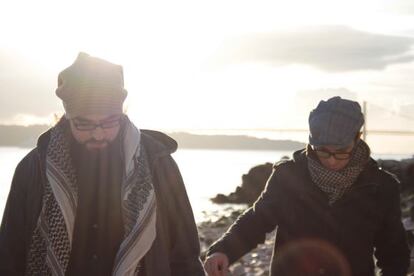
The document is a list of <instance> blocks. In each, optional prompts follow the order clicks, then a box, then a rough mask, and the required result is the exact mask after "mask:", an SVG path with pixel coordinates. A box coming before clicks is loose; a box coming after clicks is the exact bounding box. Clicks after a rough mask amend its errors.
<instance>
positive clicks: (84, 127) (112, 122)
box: [72, 116, 124, 131]
mask: <svg viewBox="0 0 414 276" xmlns="http://www.w3.org/2000/svg"><path fill="white" fill-rule="evenodd" d="M123 118H124V116H120V117H117V118H114V119H108V120H105V121H102V122H99V123H92V122H88V121H77V120H76V119H73V120H72V122H73V125H74V126H75V128H76V129H77V130H80V131H92V130H95V129H96V128H98V127H100V128H102V129H111V128H114V127H118V126H120V125H121V122H122V120H123Z"/></svg>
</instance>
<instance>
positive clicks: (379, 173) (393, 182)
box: [367, 160, 400, 191]
mask: <svg viewBox="0 0 414 276" xmlns="http://www.w3.org/2000/svg"><path fill="white" fill-rule="evenodd" d="M367 179H368V180H369V181H373V182H375V184H377V185H378V187H379V188H380V189H381V190H387V191H390V190H394V189H397V190H398V189H399V185H400V181H399V179H398V178H397V176H396V175H395V174H393V173H391V172H389V171H387V170H385V169H383V168H381V167H379V166H378V165H377V163H376V162H375V161H373V160H371V161H370V165H369V168H368V169H367Z"/></svg>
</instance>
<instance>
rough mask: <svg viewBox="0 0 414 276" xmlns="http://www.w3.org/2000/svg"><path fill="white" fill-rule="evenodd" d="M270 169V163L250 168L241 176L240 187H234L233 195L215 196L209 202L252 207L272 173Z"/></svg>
mask: <svg viewBox="0 0 414 276" xmlns="http://www.w3.org/2000/svg"><path fill="white" fill-rule="evenodd" d="M272 167H273V165H272V164H271V163H265V164H262V165H258V166H255V167H253V168H251V169H250V170H249V172H248V173H247V174H244V175H243V176H242V184H241V186H238V187H236V190H235V191H234V192H233V193H231V194H229V195H228V196H226V195H223V194H217V195H216V197H214V198H212V199H211V201H213V202H214V203H218V204H223V203H233V204H248V205H252V204H253V203H254V202H255V201H256V199H257V198H258V196H259V195H260V193H261V192H262V191H263V189H264V187H265V185H266V181H267V179H268V178H269V176H270V174H271V173H272Z"/></svg>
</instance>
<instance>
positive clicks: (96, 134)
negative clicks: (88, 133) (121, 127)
mask: <svg viewBox="0 0 414 276" xmlns="http://www.w3.org/2000/svg"><path fill="white" fill-rule="evenodd" d="M92 137H93V138H94V139H95V140H96V141H101V140H103V139H104V138H105V133H104V130H103V129H102V128H101V127H100V126H98V127H97V128H95V129H94V130H92Z"/></svg>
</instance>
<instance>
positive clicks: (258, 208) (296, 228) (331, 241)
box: [208, 151, 409, 276]
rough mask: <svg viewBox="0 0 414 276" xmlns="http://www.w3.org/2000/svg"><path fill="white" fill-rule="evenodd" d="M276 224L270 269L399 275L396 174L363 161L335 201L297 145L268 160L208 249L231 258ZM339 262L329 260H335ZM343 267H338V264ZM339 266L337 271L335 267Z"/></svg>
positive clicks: (401, 248) (402, 252)
mask: <svg viewBox="0 0 414 276" xmlns="http://www.w3.org/2000/svg"><path fill="white" fill-rule="evenodd" d="M276 226H278V228H277V234H276V241H275V245H274V252H273V257H272V265H271V272H270V275H272V276H293V275H294V276H299V275H307V276H311V275H312V276H313V275H332V276H339V275H348V274H346V270H348V272H349V273H350V275H353V276H374V258H373V255H374V254H375V257H376V259H377V260H378V261H377V266H378V267H379V268H380V269H381V270H382V273H383V274H381V275H384V276H403V275H404V276H405V275H406V271H407V267H408V264H409V249H408V246H407V243H406V239H405V232H404V229H403V226H402V223H401V211H400V201H399V189H398V183H397V181H396V180H395V179H394V178H393V177H392V176H391V175H390V174H388V173H386V172H384V171H382V170H381V169H379V168H378V166H377V165H376V163H375V161H374V160H372V159H371V160H370V161H369V163H368V165H367V166H366V167H365V169H364V170H363V172H362V173H361V174H360V175H359V177H358V178H357V180H356V182H355V183H354V185H353V186H352V188H351V189H350V190H349V191H348V192H347V193H346V194H344V195H343V197H342V198H341V199H339V200H338V201H336V202H335V203H334V204H332V205H329V203H328V198H327V196H326V195H325V193H324V192H322V191H321V190H320V189H319V188H318V187H317V186H316V185H315V184H314V183H313V182H312V180H311V178H310V175H309V172H308V168H307V158H306V155H305V152H304V151H298V152H296V153H295V154H294V158H293V160H290V161H286V162H282V163H280V164H277V165H275V166H274V170H273V172H272V175H271V176H270V178H269V180H268V183H267V185H266V188H265V190H264V192H263V193H262V194H261V196H260V197H259V198H258V200H257V201H256V202H255V204H254V205H253V207H251V208H249V209H248V210H247V211H246V212H245V213H244V214H242V215H241V216H240V217H239V218H238V219H237V221H236V222H235V223H234V224H233V225H232V226H231V228H230V229H229V230H228V231H227V233H226V234H225V235H223V237H222V238H221V239H219V240H218V241H217V242H216V243H215V244H213V245H212V247H211V248H210V249H209V252H208V255H211V254H212V253H214V252H222V253H225V254H226V255H227V256H228V257H229V260H230V262H231V263H233V262H235V261H236V260H237V259H239V258H240V257H241V256H243V255H244V254H245V253H247V252H249V251H250V250H252V249H253V248H255V247H256V246H257V245H258V244H259V243H263V242H264V240H265V234H266V233H268V232H271V231H273V230H274V229H275V227H276ZM335 260H336V261H338V262H336V261H335ZM341 269H342V270H341ZM340 271H342V272H340Z"/></svg>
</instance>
